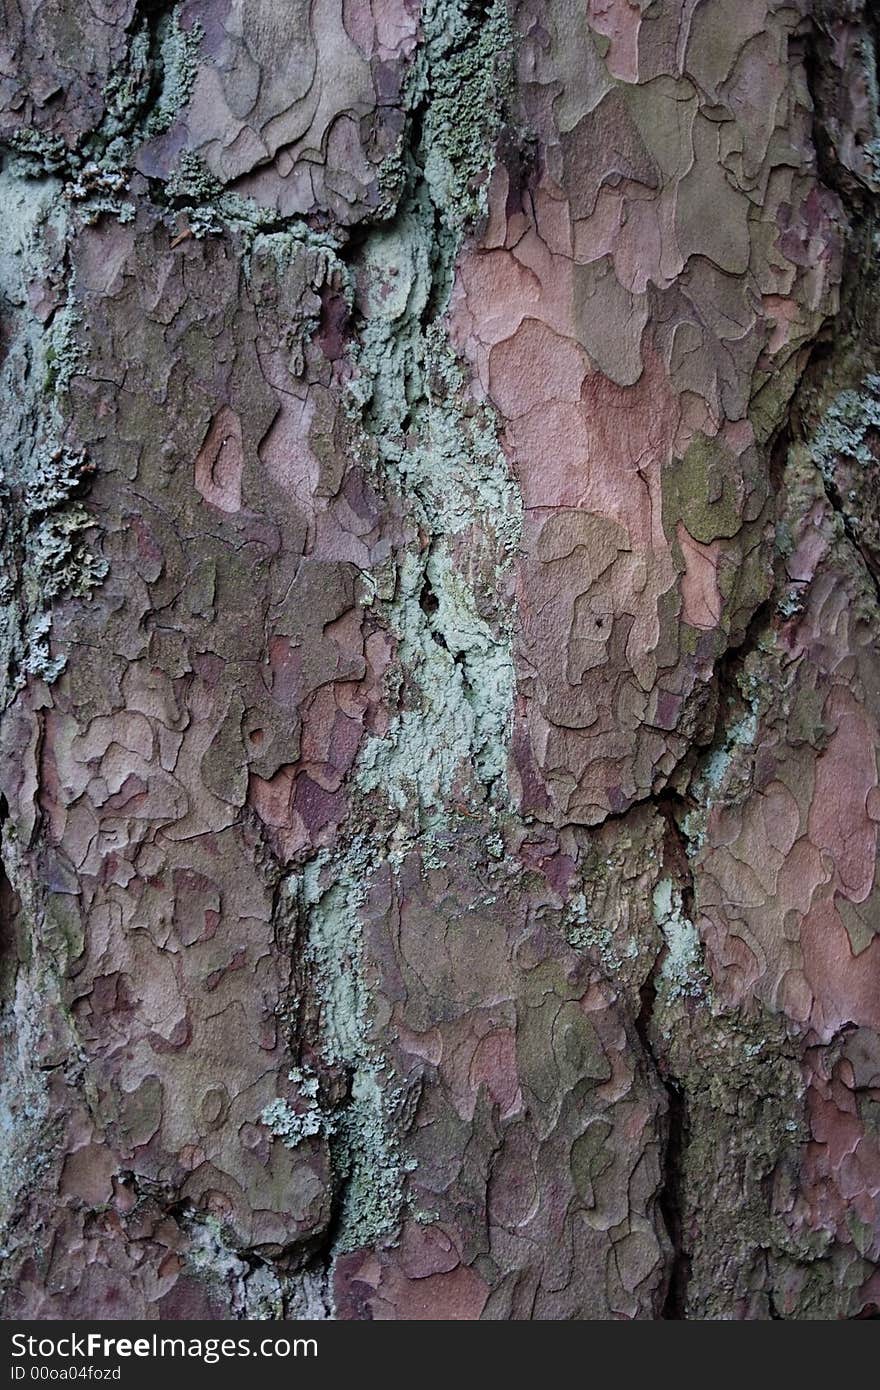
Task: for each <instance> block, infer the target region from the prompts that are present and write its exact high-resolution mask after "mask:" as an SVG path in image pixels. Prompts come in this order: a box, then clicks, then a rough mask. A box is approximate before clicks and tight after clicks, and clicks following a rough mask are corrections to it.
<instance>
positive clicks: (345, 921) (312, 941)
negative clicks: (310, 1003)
mask: <svg viewBox="0 0 880 1390" xmlns="http://www.w3.org/2000/svg"><path fill="white" fill-rule="evenodd" d="M374 860H375V846H374V845H373V844H372V843H371V842H368V841H367V840H366V839H365V840H364V841H363V843H360V842H355V843H354V844H353V845H352V846H351V847H349V849H348V850H347V851H338V852H337V854H336V855H335V856H330V855H329V854H328V853H326V852H324V853H322V854H320V855H318V856H317V857H316V859H315V860H313V861H312V862H311V863H309V864H307V865H306V866H305V867H304V868H303V870H302V871H301V872H300V873H298V874H296V875H293V876H291V878H290V879H288V880H287V882H286V883H285V885H284V887H283V892H282V902H283V904H284V907H283V910H285V911H291V910H293V911H295V912H296V913H298V914H299V915H300V917H301V918H302V920H303V922H304V925H305V946H304V956H305V962H306V964H307V966H308V970H309V979H310V982H311V989H312V991H313V992H314V995H315V996H316V998H317V1000H318V1004H319V1011H320V1018H319V1029H318V1041H319V1046H320V1054H321V1058H322V1060H323V1061H324V1062H325V1063H326V1064H327V1065H329V1066H332V1067H335V1068H341V1069H342V1070H343V1071H344V1072H346V1073H347V1074H348V1076H349V1078H350V1086H349V1094H348V1096H347V1098H346V1100H345V1101H344V1102H342V1103H341V1104H339V1105H337V1106H336V1107H334V1108H332V1109H328V1108H327V1107H325V1106H323V1105H322V1103H321V1101H320V1098H319V1086H318V1083H317V1078H316V1077H315V1076H314V1074H313V1073H312V1072H308V1071H305V1070H303V1069H301V1068H294V1069H293V1070H292V1072H291V1079H292V1080H293V1081H294V1082H296V1083H297V1085H298V1087H299V1091H300V1100H299V1101H298V1103H297V1108H294V1106H292V1105H290V1104H289V1103H288V1102H286V1101H283V1100H280V1099H279V1100H276V1101H274V1102H272V1103H271V1104H270V1105H269V1106H267V1107H266V1108H265V1110H264V1111H263V1114H262V1117H261V1118H262V1120H263V1122H264V1123H265V1124H266V1125H267V1126H268V1127H269V1128H270V1130H271V1131H272V1133H273V1134H275V1135H276V1136H277V1137H279V1138H280V1139H281V1141H282V1142H283V1143H285V1144H287V1145H288V1146H290V1147H294V1146H295V1145H297V1144H299V1143H301V1142H302V1140H303V1139H304V1138H308V1137H312V1136H314V1135H319V1134H320V1135H324V1136H325V1137H326V1138H327V1139H328V1141H329V1143H330V1152H331V1158H332V1162H333V1167H334V1173H335V1181H336V1183H337V1186H338V1190H339V1193H340V1209H339V1217H338V1221H337V1226H336V1232H335V1237H334V1252H335V1253H337V1254H339V1253H342V1252H343V1251H345V1250H351V1249H355V1248H356V1247H357V1246H360V1245H364V1244H368V1243H369V1242H371V1241H374V1240H377V1239H378V1238H379V1237H380V1236H382V1235H386V1234H387V1233H388V1232H390V1231H392V1230H393V1229H394V1228H395V1226H396V1225H397V1223H398V1221H399V1219H400V1213H401V1211H402V1208H403V1204H404V1191H403V1180H404V1175H405V1173H406V1172H407V1171H408V1169H409V1167H410V1166H411V1165H410V1164H408V1163H407V1162H406V1160H404V1158H403V1156H402V1153H401V1148H400V1140H399V1137H398V1135H397V1132H396V1130H395V1127H394V1125H393V1123H392V1119H391V1114H390V1111H391V1110H392V1109H393V1108H394V1106H395V1105H396V1103H397V1101H398V1099H399V1090H398V1088H395V1087H394V1086H393V1085H392V1084H391V1080H390V1077H389V1076H388V1075H387V1066H386V1063H385V1059H384V1058H383V1056H382V1055H381V1053H379V1052H378V1051H377V1049H376V1047H375V1045H374V1044H373V1042H372V1041H371V1039H370V1035H369V1024H370V1020H369V996H368V992H367V988H366V984H365V981H364V977H363V942H362V933H361V925H360V917H359V908H360V906H361V904H362V902H363V897H364V893H365V885H366V881H367V872H368V866H369V865H371V864H372V863H373V862H374Z"/></svg>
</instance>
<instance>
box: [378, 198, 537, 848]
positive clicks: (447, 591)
mask: <svg viewBox="0 0 880 1390" xmlns="http://www.w3.org/2000/svg"><path fill="white" fill-rule="evenodd" d="M441 241H442V237H441ZM451 245H454V243H451V244H450V245H449V246H447V248H446V250H442V251H440V252H439V253H438V251H437V235H436V227H435V223H434V216H433V211H432V206H431V202H430V198H429V195H428V191H427V189H426V187H425V186H424V185H420V186H419V187H418V188H417V190H416V192H415V193H414V194H413V196H412V197H411V198H410V200H409V201H408V202H407V203H406V205H405V206H404V207H403V208H402V210H401V211H400V213H399V215H398V217H397V219H396V220H395V222H394V223H393V224H392V225H390V226H388V227H383V228H381V229H380V230H379V231H377V232H376V233H375V234H374V235H373V236H371V237H370V238H369V239H368V242H367V244H366V246H365V248H364V252H363V256H362V261H361V278H360V281H359V286H360V288H359V293H358V297H357V299H356V301H355V307H356V309H357V311H358V312H359V314H360V317H361V323H360V325H359V327H360V334H359V344H358V347H357V349H356V351H355V353H354V362H355V366H356V373H355V376H354V378H353V380H352V382H351V385H350V402H351V404H350V413H351V415H352V416H353V417H354V418H355V419H358V420H360V422H361V427H362V430H363V435H362V447H361V453H362V458H363V461H364V462H365V464H366V465H367V466H371V464H372V466H374V467H375V468H376V469H377V472H378V475H379V480H380V482H384V485H385V486H389V485H390V486H391V488H392V489H393V490H394V491H395V492H396V493H398V494H399V495H400V496H401V497H403V498H405V501H406V507H407V513H408V516H409V519H410V521H411V523H412V524H413V525H414V526H416V527H418V528H419V531H420V533H421V535H422V536H423V537H428V538H429V543H428V544H427V545H425V544H421V545H419V546H418V547H415V546H414V547H412V548H411V549H410V550H409V551H408V552H407V553H406V554H405V555H404V556H403V557H402V559H401V561H400V564H399V567H398V574H397V579H396V584H395V586H394V589H393V596H392V597H391V599H390V601H386V602H385V603H384V605H383V606H382V610H381V611H383V615H384V616H385V618H386V621H387V623H388V626H389V627H390V628H391V630H392V631H393V632H394V634H395V636H396V638H397V642H398V652H397V655H398V663H397V666H396V669H397V670H398V671H406V672H407V674H408V687H407V689H406V690H403V689H402V688H398V689H394V690H389V695H390V697H391V698H392V699H393V700H394V701H395V702H396V703H398V704H399V705H401V706H402V708H401V710H400V713H399V714H398V715H397V716H396V718H395V719H394V721H393V723H392V726H391V728H390V729H389V731H388V733H387V734H386V735H385V737H384V738H382V739H373V740H371V741H370V742H368V744H367V746H366V748H365V749H364V752H363V754H362V757H361V759H360V762H359V765H358V768H357V771H356V777H355V780H356V784H357V785H358V786H359V787H360V788H361V789H362V790H364V791H373V790H379V789H380V788H381V789H382V790H383V793H384V794H385V796H386V797H387V799H388V801H389V804H390V806H391V807H392V809H393V810H394V811H395V813H396V814H398V815H400V816H410V817H411V818H413V821H414V829H415V830H416V831H417V830H418V829H419V828H422V829H430V828H435V827H436V826H437V825H438V824H439V823H441V822H442V820H443V817H444V816H445V814H446V804H447V803H448V800H449V798H450V795H451V793H452V791H453V788H454V786H455V784H456V782H457V780H460V781H461V782H462V783H463V784H466V783H468V782H470V790H467V788H466V787H465V786H464V785H463V787H462V789H461V795H462V796H463V797H464V798H465V799H467V798H468V797H469V796H474V797H477V798H478V799H481V798H482V797H483V796H484V795H485V789H487V788H493V787H496V786H497V785H498V784H499V783H500V779H501V777H502V774H503V771H504V763H505V749H506V746H507V742H508V735H509V727H510V720H511V715H512V707H513V689H514V675H513V662H512V654H511V614H510V611H509V607H508V606H507V604H506V602H505V601H504V600H503V599H501V598H500V595H501V593H502V592H503V586H504V580H505V576H506V574H507V573H508V571H509V569H510V567H511V565H512V562H513V558H514V556H515V552H516V547H517V543H518V540H519V535H520V529H521V516H522V508H521V501H520V497H519V493H518V490H517V488H516V485H515V482H514V480H513V478H512V476H511V473H510V468H509V465H508V463H507V460H506V458H505V456H504V453H503V451H502V449H501V447H500V444H499V442H498V432H497V425H496V422H495V420H494V417H493V416H492V414H491V412H490V410H489V408H488V407H487V406H486V405H485V404H483V403H480V402H479V401H477V400H476V399H474V398H473V397H472V395H471V394H470V392H469V390H468V387H467V385H466V382H465V378H464V374H463V372H462V370H461V366H460V364H459V363H458V362H457V361H456V359H455V356H454V354H453V353H452V351H451V349H450V347H449V345H448V343H447V341H446V339H445V335H444V332H443V328H442V326H441V322H440V315H442V312H443V310H444V308H445V304H446V298H447V296H448V292H449V279H448V274H449V254H450V246H451ZM432 310H433V318H431V317H430V316H431V313H432ZM426 317H427V318H429V322H428V323H427V325H426V323H425V319H426ZM464 535H468V536H470V537H472V538H473V550H472V552H471V553H470V554H469V555H468V557H467V563H466V565H465V564H463V563H462V559H461V557H460V552H459V546H460V542H459V541H458V537H461V536H464ZM392 679H393V677H392ZM463 770H465V775H464V776H462V772H463ZM481 788H482V789H483V790H482V791H481V790H480V789H481Z"/></svg>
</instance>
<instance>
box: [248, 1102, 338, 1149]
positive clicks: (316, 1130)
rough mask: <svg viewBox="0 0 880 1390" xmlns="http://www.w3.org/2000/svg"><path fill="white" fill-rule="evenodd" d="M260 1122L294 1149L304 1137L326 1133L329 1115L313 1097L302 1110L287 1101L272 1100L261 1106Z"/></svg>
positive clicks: (310, 1137)
mask: <svg viewBox="0 0 880 1390" xmlns="http://www.w3.org/2000/svg"><path fill="white" fill-rule="evenodd" d="M260 1122H261V1124H264V1125H265V1126H266V1128H267V1129H268V1130H269V1132H270V1133H271V1134H272V1135H274V1137H275V1138H276V1139H280V1140H281V1141H282V1143H284V1144H285V1145H286V1146H287V1148H289V1149H295V1148H296V1147H297V1145H298V1144H301V1143H302V1142H303V1140H304V1139H313V1138H314V1137H315V1136H316V1135H318V1134H325V1133H327V1132H328V1128H329V1117H328V1116H326V1115H325V1114H324V1113H323V1112H322V1110H321V1108H320V1106H319V1105H318V1103H317V1101H316V1100H314V1099H311V1100H310V1101H309V1102H308V1103H307V1104H306V1105H305V1107H304V1108H303V1109H302V1110H294V1108H293V1106H292V1105H291V1104H290V1102H289V1101H286V1100H280V1099H279V1100H273V1101H271V1102H270V1103H269V1104H268V1105H266V1106H264V1107H263V1109H262V1111H261V1113H260Z"/></svg>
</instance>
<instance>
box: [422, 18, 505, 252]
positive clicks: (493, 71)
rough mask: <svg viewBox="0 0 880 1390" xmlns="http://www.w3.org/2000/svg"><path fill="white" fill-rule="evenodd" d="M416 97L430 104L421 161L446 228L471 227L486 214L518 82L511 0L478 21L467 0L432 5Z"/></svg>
mask: <svg viewBox="0 0 880 1390" xmlns="http://www.w3.org/2000/svg"><path fill="white" fill-rule="evenodd" d="M421 22H422V30H423V33H424V43H423V46H422V48H421V50H420V53H419V57H418V59H417V62H416V64H415V67H414V70H413V78H412V86H413V94H414V96H415V97H416V99H417V100H421V101H423V102H424V108H425V122H424V131H423V139H422V151H421V156H422V160H423V167H424V176H425V179H426V181H427V184H428V187H429V189H430V192H431V198H432V201H433V203H434V205H435V207H436V208H437V209H438V211H439V214H440V217H441V218H442V219H443V221H444V223H445V224H446V225H447V226H448V227H451V228H461V227H464V226H465V225H466V224H467V223H468V222H472V221H474V220H475V219H476V218H477V217H478V216H479V215H480V214H482V213H484V212H485V210H486V193H487V188H488V176H489V173H490V172H491V166H492V162H493V154H494V148H495V145H496V143H497V140H498V137H499V134H500V131H501V127H502V123H503V121H504V118H505V114H506V106H507V103H508V100H509V97H510V92H511V87H512V78H513V59H512V54H513V32H512V30H511V26H510V20H509V18H508V13H507V4H506V0H493V2H492V4H490V5H489V6H488V9H487V10H486V12H485V13H483V14H481V15H475V14H474V13H473V9H472V7H471V6H469V5H468V4H467V3H466V0H426V3H425V4H424V5H423V6H422V12H421Z"/></svg>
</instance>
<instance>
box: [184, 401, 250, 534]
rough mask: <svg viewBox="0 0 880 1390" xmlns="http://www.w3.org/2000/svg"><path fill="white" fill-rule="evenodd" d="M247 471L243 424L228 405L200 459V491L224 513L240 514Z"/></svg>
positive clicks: (212, 426)
mask: <svg viewBox="0 0 880 1390" xmlns="http://www.w3.org/2000/svg"><path fill="white" fill-rule="evenodd" d="M243 467H244V449H243V446H242V438H241V421H240V420H239V418H238V416H237V415H236V414H235V413H234V411H232V410H230V409H229V406H228V405H224V406H222V407H221V409H220V410H218V412H217V414H216V415H215V416H214V418H213V420H212V421H211V424H210V426H209V427H208V433H207V434H206V435H205V440H204V443H203V444H202V447H201V449H200V450H199V453H198V457H197V458H196V464H195V483H196V487H197V488H198V490H199V492H200V493H201V494H202V496H203V497H204V499H205V501H206V502H210V504H211V506H212V507H218V508H219V510H220V511H221V512H237V511H240V510H241V473H242V468H243Z"/></svg>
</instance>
